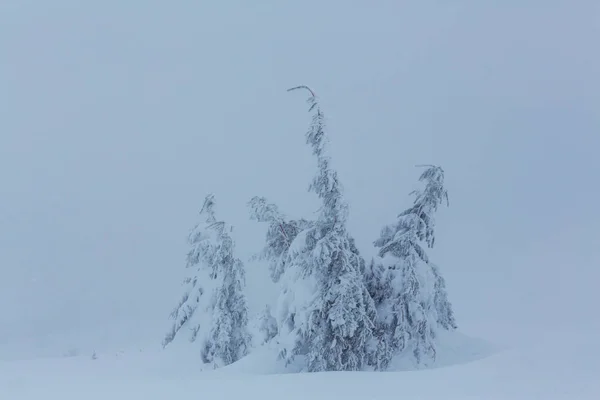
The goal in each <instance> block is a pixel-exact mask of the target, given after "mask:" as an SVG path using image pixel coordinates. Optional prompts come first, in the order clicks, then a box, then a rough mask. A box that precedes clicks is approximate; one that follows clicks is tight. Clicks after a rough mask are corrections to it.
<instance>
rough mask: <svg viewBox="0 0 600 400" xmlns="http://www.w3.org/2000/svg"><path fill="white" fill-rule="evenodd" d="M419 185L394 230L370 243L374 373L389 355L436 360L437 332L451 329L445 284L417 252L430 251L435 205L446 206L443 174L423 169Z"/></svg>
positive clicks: (418, 360) (453, 325)
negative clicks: (373, 248) (374, 311)
mask: <svg viewBox="0 0 600 400" xmlns="http://www.w3.org/2000/svg"><path fill="white" fill-rule="evenodd" d="M419 180H420V181H424V182H425V188H424V190H417V191H414V192H412V193H411V194H412V195H414V196H415V200H414V204H413V206H412V207H410V208H409V209H407V210H405V211H403V212H402V213H401V214H400V215H399V216H398V220H397V221H396V223H395V224H393V225H389V226H386V227H384V228H383V230H382V232H381V235H380V238H379V239H378V240H377V241H375V246H376V247H378V248H379V252H378V258H377V262H372V263H371V265H370V268H369V273H368V277H367V285H368V287H369V292H370V293H371V296H372V298H373V299H374V301H375V304H376V306H377V310H378V324H377V335H378V339H379V346H378V350H377V357H376V360H375V365H376V367H377V368H378V369H385V368H387V366H388V364H389V362H390V361H391V358H392V357H393V356H394V355H396V354H399V353H405V352H412V354H413V356H414V360H415V362H416V363H417V364H421V363H427V362H429V361H432V360H435V354H436V347H435V338H436V332H437V329H438V327H441V328H443V329H447V330H451V329H455V328H456V323H455V321H454V314H453V311H452V307H451V304H450V303H449V301H448V298H447V293H446V288H445V282H444V279H443V277H442V276H441V274H440V272H439V269H438V268H437V267H436V266H435V265H433V264H432V263H430V261H429V258H428V257H427V253H426V251H425V248H424V247H423V246H422V244H423V243H424V244H425V245H426V246H427V247H429V248H431V247H433V245H434V243H435V232H434V228H435V218H434V213H435V211H437V208H438V205H440V204H442V203H443V202H444V201H445V202H446V203H448V193H447V191H446V189H445V188H444V171H443V170H442V168H440V167H437V166H428V168H427V169H426V170H425V171H424V172H423V174H422V175H421V177H420V178H419Z"/></svg>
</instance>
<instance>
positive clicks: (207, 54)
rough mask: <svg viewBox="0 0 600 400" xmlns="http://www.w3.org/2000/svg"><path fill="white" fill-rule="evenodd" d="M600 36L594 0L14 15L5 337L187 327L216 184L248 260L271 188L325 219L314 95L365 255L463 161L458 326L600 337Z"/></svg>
mask: <svg viewBox="0 0 600 400" xmlns="http://www.w3.org/2000/svg"><path fill="white" fill-rule="evenodd" d="M599 38H600V3H599V2H597V1H584V0H575V1H552V0H545V1H504V2H496V1H467V0H457V1H453V2H448V1H422V0H420V1H399V0H395V1H391V0H389V1H388V0H376V1H349V0H344V1H341V0H336V1H334V0H327V1H323V0H320V1H316V0H314V1H313V0H305V1H301V2H291V1H287V2H286V1H276V0H261V1H255V2H248V1H242V0H239V1H225V0H221V1H212V2H207V1H204V2H191V1H190V2H183V1H182V2H167V1H150V0H146V1H116V0H111V1H95V2H92V1H81V0H72V1H66V0H54V1H26V0H19V1H17V0H13V1H10V0H9V1H3V2H1V4H0V58H1V59H0V313H1V314H0V317H1V319H0V338H2V337H13V336H18V335H32V334H36V335H38V334H45V333H49V332H57V331H59V332H60V331H65V332H67V331H68V332H73V331H77V330H85V329H97V328H99V327H103V326H104V327H105V326H107V325H109V324H111V323H115V324H116V323H118V322H120V321H123V320H128V319H134V320H139V321H140V324H141V323H146V322H147V323H158V324H161V323H163V321H164V325H165V328H166V327H167V325H168V321H167V319H166V318H167V314H168V312H169V311H170V309H171V307H173V306H174V305H175V301H176V300H177V297H178V296H179V294H180V293H179V291H180V287H179V284H180V281H181V279H182V276H183V267H184V257H185V253H186V252H187V245H186V242H185V239H186V235H187V232H188V231H189V229H190V228H191V227H192V226H193V225H194V224H195V223H196V221H197V220H196V216H197V213H198V211H199V209H200V207H201V205H202V201H203V197H204V196H205V195H206V194H207V193H210V192H214V193H215V195H216V200H217V207H218V209H217V210H218V213H219V215H220V216H221V217H222V218H224V219H226V220H227V221H228V222H229V223H231V224H233V225H234V226H235V227H236V230H235V237H236V239H237V242H238V250H239V256H240V257H241V258H242V259H244V260H246V259H247V258H248V256H250V255H251V254H252V253H253V252H256V251H258V250H259V249H260V246H261V244H262V234H263V233H264V229H263V228H262V227H260V226H259V225H257V224H255V223H253V222H251V221H249V219H248V212H247V208H246V205H245V204H246V202H247V201H248V199H249V198H250V197H252V196H254V195H264V196H267V197H268V198H270V199H271V200H273V201H275V202H277V203H278V204H279V205H280V207H281V208H282V210H283V211H284V212H287V213H288V214H289V215H291V216H294V217H298V216H304V217H308V218H310V217H311V216H312V215H314V214H313V213H314V212H315V211H316V209H317V207H318V202H317V200H316V199H315V197H314V195H313V194H311V193H308V192H307V191H306V189H307V186H308V183H309V181H310V178H311V176H312V175H313V173H314V172H315V167H316V163H315V161H314V160H313V159H312V157H311V154H310V149H309V148H308V147H307V146H306V145H305V144H304V136H303V135H304V132H305V131H306V129H307V126H308V123H309V119H310V115H309V114H308V113H307V106H306V103H305V95H304V94H302V93H299V92H295V93H286V89H287V88H289V87H291V86H296V85H300V84H306V85H309V86H311V87H313V89H315V91H316V92H317V94H318V95H319V97H320V99H321V103H322V107H323V110H324V111H325V113H326V115H327V118H328V127H329V130H328V132H329V134H330V138H331V150H332V156H333V157H334V165H335V167H336V168H337V169H338V170H339V173H340V175H341V178H342V179H343V183H344V186H345V190H346V195H347V199H348V201H349V203H350V206H351V216H350V229H351V231H352V233H353V234H354V236H355V237H356V239H357V241H358V244H359V246H360V250H361V251H362V252H363V254H364V255H365V256H366V257H370V256H371V255H372V254H373V248H372V245H371V243H372V241H373V240H374V239H375V238H376V237H377V235H378V234H379V230H380V228H381V227H382V225H383V224H385V223H389V222H392V221H393V219H394V218H395V216H396V215H397V214H398V212H400V211H401V210H402V209H404V208H406V207H408V206H409V205H410V201H411V199H410V197H409V196H408V193H409V192H410V191H411V190H412V189H413V188H414V185H415V182H416V180H417V178H418V176H419V173H420V171H419V170H418V169H417V168H415V167H414V165H416V164H423V163H436V164H440V165H442V166H443V167H444V169H445V170H446V181H447V188H448V191H449V194H450V202H451V204H450V208H448V209H442V210H441V211H440V213H439V218H438V231H437V245H436V249H435V251H434V252H433V253H432V256H433V257H434V259H435V261H436V262H437V264H439V265H440V267H441V268H442V271H443V273H444V274H445V276H446V278H447V281H448V290H449V293H450V298H451V300H452V301H453V303H454V305H455V309H456V313H457V316H458V318H459V323H460V322H463V323H469V322H470V321H471V322H472V321H479V320H485V319H497V320H499V321H512V322H514V323H515V324H518V323H525V322H531V321H538V322H541V321H552V320H556V319H557V318H559V317H558V315H561V318H562V317H565V315H566V318H569V321H571V323H572V324H579V323H580V322H581V321H582V320H583V319H584V318H586V317H587V316H588V315H589V314H594V315H595V314H597V311H595V310H593V309H592V307H594V304H593V301H594V300H595V301H597V302H600V296H599V295H598V294H597V282H598V278H599V277H600V273H599V272H597V270H598V268H599V267H600V255H599V254H600V250H599V249H600V233H598V227H599V226H600V212H599V211H598V204H600V156H599V155H598V151H599V149H600V129H599V128H600V77H599V76H600V75H599V71H600V51H599V46H598V39H599ZM248 269H249V270H250V272H249V275H250V278H249V287H248V292H249V294H248V295H249V297H250V301H251V303H252V304H253V306H258V305H260V304H261V302H263V301H265V300H263V298H262V297H260V296H257V295H256V293H257V292H261V291H262V290H263V287H264V286H265V285H268V282H267V283H263V282H261V280H260V279H261V278H262V277H266V275H265V274H261V269H262V270H263V271H264V266H261V265H256V264H249V265H248ZM565 313H566V314H565ZM157 340H160V338H157Z"/></svg>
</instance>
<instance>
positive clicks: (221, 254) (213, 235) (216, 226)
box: [163, 195, 250, 366]
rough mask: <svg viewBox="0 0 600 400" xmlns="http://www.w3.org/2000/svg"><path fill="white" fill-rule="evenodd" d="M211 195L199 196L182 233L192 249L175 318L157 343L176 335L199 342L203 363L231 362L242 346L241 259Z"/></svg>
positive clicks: (242, 350)
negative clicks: (194, 219)
mask: <svg viewBox="0 0 600 400" xmlns="http://www.w3.org/2000/svg"><path fill="white" fill-rule="evenodd" d="M214 206H215V201H214V196H213V195H208V196H207V197H206V199H205V201H204V205H203V207H202V210H201V211H200V216H201V217H202V219H203V221H202V222H201V223H199V224H198V225H196V226H195V228H194V229H193V230H192V232H191V233H190V235H189V237H188V241H189V243H190V245H191V246H192V249H191V250H190V251H189V253H188V255H187V264H186V267H187V270H188V271H189V274H188V276H187V277H186V278H185V280H184V284H185V291H184V294H183V296H182V298H181V300H180V302H179V304H178V305H177V307H176V308H175V309H174V310H173V312H172V314H171V317H172V318H173V319H174V320H175V322H174V323H173V326H172V329H171V330H170V332H169V333H168V334H167V335H166V337H165V339H164V341H163V346H166V345H168V344H169V343H171V342H172V341H173V340H174V338H175V337H176V336H178V335H181V333H182V330H183V328H186V330H185V331H186V333H188V334H189V336H188V339H189V340H190V341H191V342H195V341H197V340H198V339H200V341H201V342H202V344H201V356H202V360H203V361H204V362H205V363H213V364H214V365H215V366H222V365H227V364H231V363H232V362H235V361H237V360H239V359H240V358H241V357H243V356H244V355H245V354H246V353H247V351H248V345H249V340H250V337H249V334H248V331H247V325H248V312H247V306H246V299H245V296H244V293H243V291H244V285H245V275H244V266H243V264H242V262H241V261H240V260H239V259H237V258H235V257H234V255H233V253H234V247H235V245H234V241H233V239H232V238H231V236H230V235H229V232H230V231H231V228H230V227H228V226H227V225H226V224H225V223H224V222H222V221H217V219H216V217H215V211H214Z"/></svg>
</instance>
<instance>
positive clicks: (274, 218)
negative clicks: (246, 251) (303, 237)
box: [248, 197, 312, 282]
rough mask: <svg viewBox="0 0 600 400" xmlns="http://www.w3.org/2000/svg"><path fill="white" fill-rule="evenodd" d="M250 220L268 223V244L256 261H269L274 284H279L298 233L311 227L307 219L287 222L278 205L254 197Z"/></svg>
mask: <svg viewBox="0 0 600 400" xmlns="http://www.w3.org/2000/svg"><path fill="white" fill-rule="evenodd" d="M248 206H249V207H250V219H252V220H255V221H257V222H265V223H268V224H269V226H268V229H267V235H266V244H265V247H264V248H263V250H262V251H261V252H260V253H259V254H258V255H257V256H256V259H258V260H261V261H267V262H268V263H269V270H270V273H271V279H273V282H278V281H279V278H280V277H281V274H282V273H283V271H284V270H285V265H286V262H287V256H288V250H289V248H290V245H291V243H292V241H293V240H294V239H295V238H296V236H297V235H298V233H300V232H301V231H303V230H304V229H306V228H308V227H310V226H311V224H312V222H311V221H307V220H305V219H300V220H287V219H286V218H285V216H284V215H283V214H282V213H281V212H280V211H279V208H278V207H277V205H275V204H273V203H269V202H268V201H267V199H265V198H264V197H253V198H252V199H251V200H250V201H249V202H248Z"/></svg>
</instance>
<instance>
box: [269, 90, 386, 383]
mask: <svg viewBox="0 0 600 400" xmlns="http://www.w3.org/2000/svg"><path fill="white" fill-rule="evenodd" d="M300 88H303V89H307V90H308V91H309V92H310V97H309V99H308V102H309V104H310V111H313V112H314V113H313V119H312V123H311V125H310V128H309V130H308V132H307V134H306V142H307V144H308V145H310V146H311V147H312V151H313V155H314V156H316V158H317V166H318V170H317V174H316V176H315V177H314V179H313V181H312V184H311V185H310V188H309V190H310V191H313V192H314V193H316V194H317V196H318V197H319V198H320V199H321V201H322V207H321V210H320V214H319V216H318V219H317V220H316V221H314V223H312V224H310V226H308V227H306V228H305V229H304V230H302V231H301V232H298V234H297V235H296V236H295V238H294V239H293V240H292V241H291V244H290V246H289V250H288V255H287V260H286V266H285V270H284V271H283V275H282V279H281V280H282V283H283V290H282V295H281V296H280V299H279V308H278V313H277V317H276V318H277V320H278V325H279V335H278V340H279V343H280V345H281V346H282V348H281V351H280V357H281V358H282V359H284V360H285V361H286V364H289V363H291V362H293V361H294V359H295V358H296V357H297V356H301V357H303V358H304V359H305V362H306V364H305V368H304V369H306V370H308V371H311V372H313V371H332V370H359V369H361V368H362V367H363V366H364V365H365V364H366V362H367V361H368V352H369V348H368V345H369V343H370V340H371V339H372V327H373V322H374V318H375V308H374V304H373V300H372V299H371V297H370V296H369V293H368V291H367V288H366V286H365V281H364V277H363V274H362V272H363V270H364V260H363V259H362V258H361V257H360V255H359V254H358V250H357V249H356V246H355V245H354V241H353V240H352V238H351V237H350V235H349V234H348V232H347V229H346V219H347V214H348V206H347V204H346V202H345V201H344V198H343V195H342V187H341V184H340V182H339V179H338V175H337V172H336V171H335V170H334V169H332V168H331V163H330V158H329V156H328V155H327V151H326V145H327V137H326V135H325V131H324V127H325V124H324V115H323V113H322V111H321V109H320V107H319V104H318V102H317V100H316V97H315V95H314V93H313V92H312V91H311V90H310V89H309V88H308V87H305V86H301V87H297V88H293V89H290V90H296V89H300Z"/></svg>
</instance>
